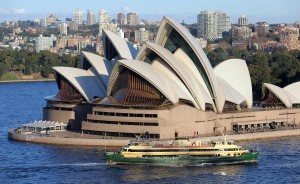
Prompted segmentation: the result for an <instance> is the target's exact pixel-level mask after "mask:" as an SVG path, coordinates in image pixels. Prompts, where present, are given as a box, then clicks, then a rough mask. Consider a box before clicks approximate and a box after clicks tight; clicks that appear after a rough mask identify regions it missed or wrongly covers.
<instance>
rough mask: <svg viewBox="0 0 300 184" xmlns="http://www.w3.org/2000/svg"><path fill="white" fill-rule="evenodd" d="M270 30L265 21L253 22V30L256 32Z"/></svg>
mask: <svg viewBox="0 0 300 184" xmlns="http://www.w3.org/2000/svg"><path fill="white" fill-rule="evenodd" d="M269 30H270V28H269V24H268V23H266V22H257V23H256V24H255V32H256V33H257V34H261V33H268V32H269Z"/></svg>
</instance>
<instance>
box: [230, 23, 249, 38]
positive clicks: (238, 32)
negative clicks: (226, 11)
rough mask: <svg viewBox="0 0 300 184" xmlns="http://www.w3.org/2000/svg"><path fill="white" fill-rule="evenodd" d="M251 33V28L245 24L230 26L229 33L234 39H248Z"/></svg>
mask: <svg viewBox="0 0 300 184" xmlns="http://www.w3.org/2000/svg"><path fill="white" fill-rule="evenodd" d="M251 33H252V31H251V29H250V28H249V27H248V26H245V25H239V26H233V27H232V28H231V35H232V39H233V40H234V41H238V40H244V39H248V38H250V36H251Z"/></svg>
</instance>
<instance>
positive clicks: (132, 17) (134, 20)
mask: <svg viewBox="0 0 300 184" xmlns="http://www.w3.org/2000/svg"><path fill="white" fill-rule="evenodd" d="M127 24H128V25H131V26H136V25H138V24H139V15H138V14H137V13H133V12H129V13H127Z"/></svg>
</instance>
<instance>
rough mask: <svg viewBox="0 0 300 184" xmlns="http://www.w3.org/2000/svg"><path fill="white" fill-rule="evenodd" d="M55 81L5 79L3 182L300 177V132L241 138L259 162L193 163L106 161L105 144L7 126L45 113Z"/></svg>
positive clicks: (0, 144) (0, 106) (0, 108)
mask: <svg viewBox="0 0 300 184" xmlns="http://www.w3.org/2000/svg"><path fill="white" fill-rule="evenodd" d="M56 92H57V87H56V83H55V82H21V83H0V99H1V102H0V126H1V129H0V183H300V154H299V153H300V137H299V136H298V137H289V138H280V139H268V140H257V141H252V142H250V141H248V142H239V143H238V144H239V145H243V146H245V147H247V148H254V149H256V147H257V145H258V149H259V151H260V156H259V159H258V163H257V164H241V165H199V166H193V167H157V166H155V167H154V166H141V165H138V166H136V165H128V166H111V165H106V163H105V160H104V157H103V152H104V151H105V149H110V150H113V149H116V148H104V147H78V146H77V147H75V146H55V145H43V144H32V143H24V142H17V141H10V140H8V139H7V130H8V129H9V128H12V127H16V126H19V125H21V124H22V123H26V122H29V121H32V120H38V119H41V118H42V108H43V106H44V105H45V101H44V100H43V97H44V96H47V95H52V94H55V93H56Z"/></svg>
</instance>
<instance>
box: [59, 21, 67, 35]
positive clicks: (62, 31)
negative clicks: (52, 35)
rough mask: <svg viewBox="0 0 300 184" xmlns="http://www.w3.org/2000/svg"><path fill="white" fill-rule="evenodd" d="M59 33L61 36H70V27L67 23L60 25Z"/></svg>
mask: <svg viewBox="0 0 300 184" xmlns="http://www.w3.org/2000/svg"><path fill="white" fill-rule="evenodd" d="M59 33H60V35H61V36H63V35H65V36H66V35H68V25H67V24H66V23H62V24H60V25H59Z"/></svg>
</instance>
